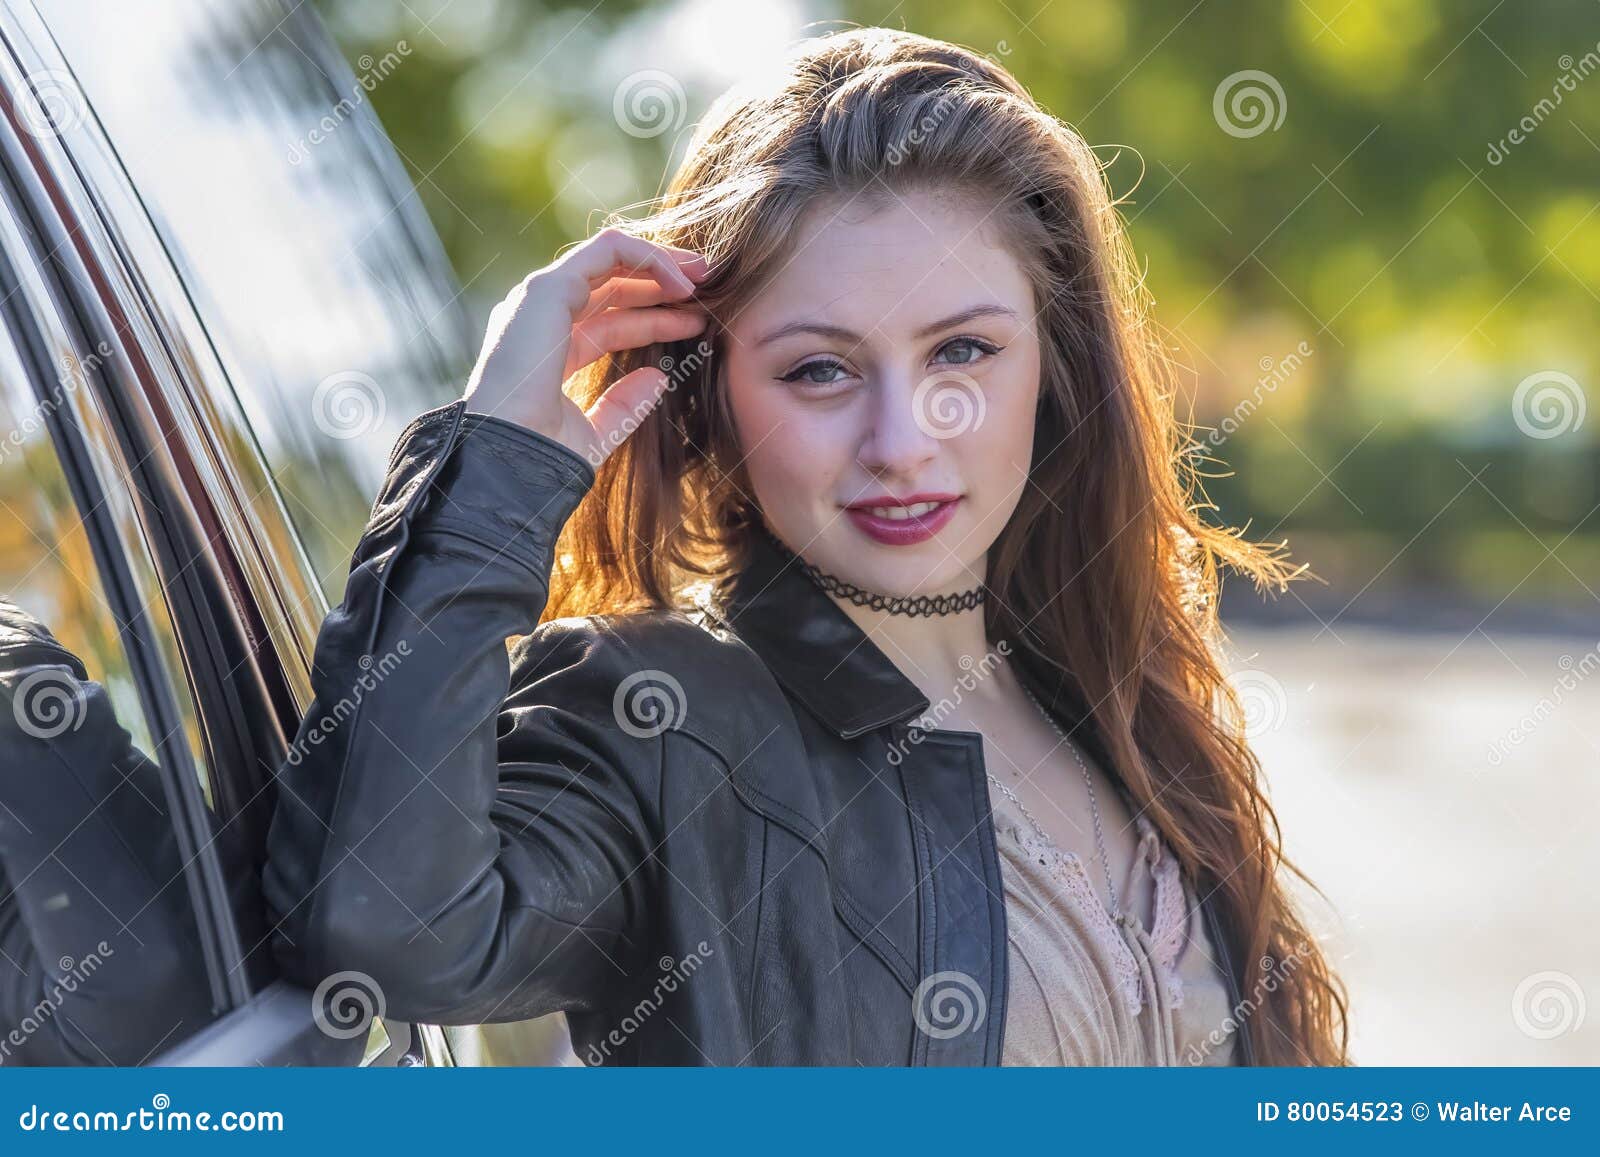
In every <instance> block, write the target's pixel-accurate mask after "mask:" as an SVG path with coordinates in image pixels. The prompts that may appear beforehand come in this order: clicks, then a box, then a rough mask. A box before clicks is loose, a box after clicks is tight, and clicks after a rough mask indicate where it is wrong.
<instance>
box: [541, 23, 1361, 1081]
mask: <svg viewBox="0 0 1600 1157" xmlns="http://www.w3.org/2000/svg"><path fill="white" fill-rule="evenodd" d="M910 189H923V190H930V191H950V192H952V193H965V194H969V195H974V196H977V197H980V198H982V201H981V204H982V205H983V206H985V207H986V208H987V207H991V206H992V208H993V213H994V220H995V221H996V222H997V223H999V224H1000V225H1001V227H1002V230H1003V232H1004V235H1005V237H1006V238H1007V240H1008V242H1009V248H1010V250H1011V251H1012V252H1013V253H1014V254H1015V256H1016V258H1017V259H1018V260H1019V261H1020V262H1021V263H1022V265H1023V266H1024V268H1025V269H1026V270H1027V271H1028V272H1029V274H1030V276H1031V278H1032V280H1033V285H1034V292H1035V301H1036V304H1037V305H1038V309H1039V313H1038V328H1039V333H1040V338H1041V351H1042V361H1041V394H1042V395H1043V397H1042V403H1041V409H1040V413H1039V419H1038V424H1037V437H1036V441H1035V446H1034V459H1033V464H1032V471H1031V477H1032V481H1033V483H1034V485H1033V486H1030V487H1025V488H1024V491H1023V496H1022V498H1021V500H1020V502H1019V505H1018V507H1017V509H1016V512H1015V514H1014V516H1013V517H1012V518H1011V520H1010V522H1009V524H1008V525H1007V526H1006V528H1005V530H1004V531H1003V532H1002V533H1001V534H1000V536H999V538H998V539H997V540H996V542H995V543H994V545H993V547H992V549H991V551H990V554H989V575H988V585H989V588H990V590H991V592H992V597H991V598H990V599H989V600H988V602H987V604H986V607H987V609H986V612H985V614H986V616H987V623H986V625H987V628H988V630H989V637H990V638H991V639H998V638H1008V639H1013V640H1022V644H1023V645H1022V651H1023V659H1024V662H1023V663H1022V668H1023V671H1024V672H1026V673H1027V674H1028V675H1029V677H1030V679H1031V680H1035V681H1047V680H1049V679H1050V678H1055V679H1056V680H1057V681H1058V682H1059V680H1060V679H1062V678H1065V679H1066V680H1067V681H1068V682H1069V683H1070V690H1071V693H1072V695H1073V697H1074V698H1075V699H1076V700H1077V701H1078V702H1080V703H1081V704H1083V705H1085V706H1086V708H1087V709H1088V710H1089V711H1090V712H1091V717H1092V722H1093V724H1094V728H1095V731H1096V733H1097V735H1098V737H1099V742H1100V746H1101V749H1102V750H1103V751H1104V752H1105V753H1106V755H1107V757H1108V758H1109V761H1110V763H1111V765H1112V766H1111V767H1109V768H1107V771H1108V772H1112V773H1114V775H1115V777H1116V778H1118V779H1120V781H1121V783H1122V786H1123V788H1124V790H1125V792H1126V793H1127V794H1128V796H1129V797H1130V800H1131V801H1132V803H1133V804H1134V806H1136V807H1138V808H1140V809H1141V810H1143V811H1144V812H1145V814H1147V815H1148V816H1150V817H1151V819H1152V820H1153V821H1154V822H1155V823H1156V824H1157V825H1158V826H1159V828H1160V829H1161V830H1162V832H1163V833H1164V834H1165V835H1166V837H1167V839H1168V840H1169V841H1170V843H1171V846H1172V848H1173V850H1174V851H1175V852H1176V854H1177V856H1178V858H1179V859H1180V861H1181V862H1182V864H1183V865H1184V868H1185V870H1186V871H1187V872H1188V873H1189V876H1190V878H1191V879H1192V880H1194V881H1196V883H1197V886H1198V887H1199V888H1201V889H1202V890H1203V892H1202V894H1209V893H1211V892H1213V891H1214V892H1215V893H1216V894H1217V897H1218V899H1219V900H1220V907H1221V911H1222V914H1223V925H1224V930H1225V933H1226V934H1227V935H1228V936H1229V944H1230V946H1231V947H1232V948H1233V955H1234V958H1235V960H1236V962H1238V967H1237V972H1238V974H1239V975H1238V979H1239V982H1240V985H1241V991H1242V993H1243V997H1244V999H1243V1007H1241V1008H1240V1009H1237V1010H1235V1016H1236V1018H1237V1019H1238V1021H1240V1022H1241V1024H1242V1030H1243V1031H1247V1032H1249V1033H1250V1034H1251V1041H1252V1043H1253V1045H1254V1047H1255V1053H1256V1057H1257V1059H1258V1061H1260V1062H1262V1063H1267V1064H1319V1065H1322V1064H1344V1063H1348V1056H1347V1044H1348V1026H1347V1021H1346V1015H1345V1013H1346V996H1345V991H1344V987H1343V985H1342V983H1341V982H1340V981H1339V980H1338V979H1337V977H1336V976H1335V975H1334V974H1333V972H1332V970H1331V969H1330V968H1329V966H1328V963H1327V960H1326V958H1325V956H1324V954H1323V952H1322V950H1321V948H1320V946H1319V945H1318V944H1317V942H1316V940H1315V939H1314V938H1313V937H1312V935H1311V934H1310V932H1309V931H1308V930H1307V928H1306V927H1305V926H1304V924H1303V923H1302V921H1301V919H1300V917H1299V915H1298V914H1297V913H1296V911H1295V909H1294V907H1293V905H1292V904H1291V903H1290V901H1289V898H1288V896H1287V895H1286V894H1285V891H1284V889H1283V887H1282V885H1281V882H1280V880H1279V876H1278V870H1279V868H1280V867H1283V868H1285V869H1286V870H1288V871H1290V872H1293V873H1294V874H1296V875H1300V873H1299V872H1298V870H1297V869H1295V868H1294V867H1293V865H1291V864H1289V863H1288V862H1287V861H1286V860H1285V858H1284V856H1283V854H1282V844H1281V837H1280V833H1279V830H1278V825H1277V820H1276V817H1275V815H1274V813H1273V810H1272V807H1271V805H1270V803H1269V802H1268V800H1267V798H1266V796H1265V794H1264V792H1263V790H1262V788H1261V786H1260V783H1259V766H1258V764H1257V761H1256V758H1255V756H1254V754H1253V753H1252V752H1251V750H1250V748H1249V746H1248V745H1247V743H1246V742H1245V735H1244V717H1243V715H1244V713H1243V710H1242V707H1241V704H1240V701H1239V699H1238V697H1237V695H1236V694H1235V693H1234V691H1233V690H1232V688H1231V687H1230V685H1229V683H1228V681H1227V678H1226V677H1225V675H1224V673H1223V670H1222V668H1221V665H1220V664H1219V661H1218V659H1217V657H1216V654H1215V652H1214V646H1215V644H1216V643H1217V642H1219V641H1220V638H1221V634H1220V628H1219V625H1218V620H1217V612H1216V606H1217V600H1216V595H1217V592H1218V588H1219V583H1220V573H1221V569H1222V568H1223V567H1229V568H1232V569H1233V570H1235V571H1236V572H1239V573H1241V574H1244V575H1247V576H1249V577H1250V578H1252V579H1253V580H1254V581H1255V582H1256V583H1257V584H1258V586H1282V585H1283V584H1284V583H1286V582H1287V581H1288V580H1289V579H1291V578H1293V577H1294V576H1295V574H1296V573H1297V571H1296V570H1295V568H1294V567H1292V566H1291V565H1290V564H1289V563H1288V562H1287V561H1285V559H1284V558H1283V556H1282V553H1281V550H1280V549H1279V548H1276V547H1262V546H1259V545H1256V544H1252V543H1250V542H1247V541H1245V540H1244V539H1243V538H1242V537H1241V536H1240V535H1239V534H1238V533H1237V532H1235V531H1233V530H1230V529H1227V528H1222V527H1218V526H1215V525H1213V524H1211V523H1210V522H1208V521H1207V518H1206V517H1205V513H1204V512H1205V511H1206V510H1207V509H1209V508H1208V507H1207V506H1206V505H1205V503H1204V501H1203V492H1202V491H1201V489H1200V479H1199V477H1198V475H1197V472H1196V467H1195V458H1194V456H1193V454H1192V450H1193V442H1192V440H1191V439H1190V437H1189V435H1188V430H1187V427H1186V426H1185V425H1184V424H1183V423H1180V422H1179V421H1178V420H1177V418H1176V415H1175V413H1174V406H1173V395H1174V391H1173V390H1172V389H1171V387H1170V384H1169V383H1170V364H1169V362H1168V360H1167V358H1166V356H1165V354H1164V352H1163V350H1162V347H1161V344H1160V341H1159V338H1158V336H1157V334H1156V330H1155V327H1154V325H1153V323H1152V322H1151V321H1150V320H1149V319H1148V316H1147V315H1148V300H1147V296H1146V295H1145V293H1144V290H1143V287H1142V284H1141V281H1140V278H1139V277H1138V275H1137V267H1136V265H1135V262H1134V260H1133V257H1132V253H1131V250H1130V247H1129V244H1128V240H1127V236H1126V233H1125V231H1124V228H1123V225H1122V222H1121V219H1120V217H1119V215H1118V213H1117V210H1116V204H1115V202H1114V201H1113V200H1112V198H1111V197H1110V196H1109V195H1108V191H1107V187H1106V182H1105V179H1104V171H1103V168H1102V166H1101V165H1100V164H1099V162H1098V161H1097V159H1096V157H1095V154H1094V153H1093V151H1092V150H1091V149H1090V148H1089V146H1088V145H1087V144H1086V143H1085V142H1084V140H1083V139H1082V137H1080V136H1079V135H1078V134H1077V133H1076V132H1074V131H1073V130H1071V129H1070V128H1068V127H1067V126H1066V125H1064V124H1063V123H1061V122H1060V121H1058V120H1057V119H1055V118H1054V117H1052V116H1050V115H1049V114H1048V113H1046V112H1045V111H1044V110H1042V109H1041V108H1040V107H1039V106H1038V105H1037V104H1036V103H1035V102H1034V101H1033V100H1032V98H1031V97H1029V95H1028V94H1027V92H1026V91H1025V90H1024V89H1023V88H1022V86H1021V85H1020V84H1019V83H1018V82H1017V81H1016V80H1015V79H1014V78H1013V77H1012V76H1011V75H1010V73H1008V72H1007V71H1006V70H1005V69H1004V68H1002V67H1000V66H999V65H998V64H996V63H994V62H993V61H991V60H989V59H987V58H985V57H983V56H981V55H978V54H976V53H974V52H971V51H968V50H966V49H963V48H960V47H957V46H955V45H952V44H947V43H944V42H942V41H937V40H930V39H928V38H926V37H921V36H916V35H912V34H909V33H905V32H897V31H891V30H887V29H878V28H868V29H856V30H851V31H848V32H842V33H838V34H835V35H832V36H826V37H821V38H818V39H815V40H812V41H809V42H807V43H806V44H805V45H803V46H802V48H801V49H800V50H799V51H798V52H797V53H796V54H794V55H792V56H791V57H790V58H789V60H788V63H787V66H786V67H785V68H784V69H783V70H782V71H781V73H780V74H778V75H776V76H774V77H772V78H770V80H769V81H768V83H766V84H764V85H762V86H760V87H758V88H749V87H747V88H741V89H735V90H734V91H732V92H730V93H728V94H726V95H725V96H723V98H722V99H721V100H719V101H718V103H717V104H716V106H714V108H713V109H712V111H711V113H710V115H709V117H708V118H707V120H706V121H705V122H703V123H702V124H701V126H700V127H699V129H698V131H697V132H696V134H695V138H694V140H693V141H692V142H691V143H690V146H689V150H688V153H687V156H686V158H685V160H684V161H683V163H682V165H681V166H680V167H679V169H678V171H677V173H676V175H675V176H674V178H673V180H672V181H671V183H670V185H669V186H668V188H667V190H666V192H665V193H664V194H663V195H662V197H661V198H659V200H658V201H657V202H655V203H654V204H652V205H651V206H650V209H651V212H650V213H649V215H648V216H646V217H644V218H643V219H642V220H632V221H620V220H619V223H620V224H622V225H623V227H625V228H627V229H629V230H630V231H633V232H637V233H639V234H640V235H642V236H646V237H650V238H652V239H653V240H656V241H659V242H663V243H666V244H670V245H677V246H681V247H684V248H688V249H693V250H696V251H698V252H701V253H703V254H705V255H706V256H707V257H708V259H709V260H710V264H711V270H712V272H711V276H710V277H709V278H708V279H707V280H706V281H705V282H704V283H703V284H702V286H701V287H700V291H699V293H698V294H697V300H698V301H699V302H700V303H701V304H702V305H703V306H705V308H706V309H707V310H708V312H709V313H710V315H711V317H712V321H711V324H710V325H709V326H708V328H707V330H706V332H705V333H704V334H703V335H702V336H701V337H700V338H698V339H692V340H690V341H686V342H677V343H671V344H670V345H657V346H649V347H645V348H643V349H639V350H630V351H627V352H626V353H623V354H618V355H614V356H611V357H607V358H603V359H601V360H600V361H599V362H597V363H595V364H594V365H592V366H591V367H589V368H588V370H586V371H584V372H583V373H582V374H581V375H580V376H579V378H578V379H577V380H576V381H574V382H573V383H571V384H570V385H569V388H570V389H571V390H572V396H573V397H574V399H575V400H576V401H578V402H579V404H580V405H584V406H588V405H589V404H590V403H592V402H593V401H594V400H595V398H597V397H598V396H599V394H600V393H601V392H602V391H603V390H604V388H605V386H606V384H607V383H609V382H611V381H614V380H616V378H617V377H618V376H620V375H621V374H623V373H626V372H629V371H630V370H632V369H635V368H638V367H640V366H643V365H646V364H649V363H650V362H656V363H658V364H660V365H661V366H662V367H663V368H664V369H666V370H667V373H668V378H669V383H670V389H669V392H668V393H667V395H666V396H665V398H664V399H663V402H662V404H661V405H660V406H659V407H658V408H657V409H656V410H655V411H653V412H652V413H650V414H649V415H648V416H645V417H643V418H642V420H641V421H640V422H639V424H638V425H639V428H638V429H637V431H636V432H635V433H634V434H633V435H632V437H630V438H629V439H628V440H627V441H626V442H624V443H623V444H622V445H621V446H620V447H619V448H618V449H617V450H616V452H614V453H613V454H612V455H611V456H610V457H609V458H608V459H607V460H606V461H605V462H604V463H603V464H602V465H601V467H600V469H599V471H598V476H597V479H596V483H595V486H594V488H593V490H592V491H591V492H590V493H589V495H588V496H586V498H585V499H584V501H583V502H582V504H581V505H580V506H579V507H578V510H577V511H576V513H575V514H574V516H573V517H572V519H571V520H570V521H569V522H568V524H567V527H566V529H565V531H564V533H563V535H562V538H561V541H560V543H559V544H558V549H557V554H558V559H557V565H556V571H555V574H554V576H553V578H552V583H551V593H550V599H549V604H548V607H547V609H546V611H545V617H546V618H552V617H557V616H565V615H586V614H598V613H626V612H629V611H636V610H642V609H647V608H661V607H672V606H678V605H681V603H682V600H683V598H684V588H685V587H686V586H687V585H689V584H690V583H691V582H694V581H697V580H707V579H709V580H712V582H713V585H715V584H716V583H718V582H723V581H725V580H726V579H727V577H728V576H729V575H730V574H733V573H736V572H737V570H738V569H739V567H740V565H741V558H742V550H743V545H744V544H745V543H747V542H748V540H749V535H750V534H751V533H752V531H753V529H754V528H755V527H756V526H757V525H758V515H757V512H756V509H755V506H754V503H753V501H752V499H751V498H750V486H749V484H748V482H747V481H746V479H745V477H744V474H743V471H742V467H741V461H740V453H739V447H738V442H737V439H736V437H735V435H734V430H733V423H732V421H731V418H730V415H729V411H728V407H727V397H726V392H725V386H726V383H725V381H724V380H723V378H722V375H720V374H719V373H718V365H719V358H718V350H719V349H720V348H721V347H722V343H723V342H725V340H726V335H725V334H724V333H723V332H722V330H721V329H720V327H719V326H718V324H717V320H716V319H717V318H719V317H721V318H726V317H728V316H730V314H731V312H732V311H734V310H737V309H738V308H739V307H740V304H741V303H742V302H743V301H746V300H748V299H749V297H750V295H751V294H752V293H753V292H755V291H756V290H757V289H758V288H759V287H760V286H761V285H762V283H763V282H764V280H766V279H767V278H769V277H770V276H771V275H772V273H773V271H774V270H775V269H776V268H777V267H778V266H779V265H781V263H782V261H783V260H784V258H785V256H786V254H787V252H788V244H789V240H788V239H789V238H791V237H792V236H793V234H794V232H795V226H796V224H797V222H798V221H799V219H800V217H801V215H802V214H803V213H804V212H806V210H808V209H810V208H812V207H813V206H815V205H817V204H818V202H819V199H823V198H832V199H840V200H846V201H848V200H851V199H861V200H869V201H870V199H873V198H880V197H883V196H892V195H894V194H896V193H904V192H905V191H907V190H910ZM1062 510H1065V511H1069V512H1070V515H1069V517H1066V518H1063V517H1060V515H1059V513H1058V512H1059V511H1062ZM1301 878H1302V879H1304V877H1303V876H1301Z"/></svg>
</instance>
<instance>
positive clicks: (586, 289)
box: [466, 228, 706, 466]
mask: <svg viewBox="0 0 1600 1157" xmlns="http://www.w3.org/2000/svg"><path fill="white" fill-rule="evenodd" d="M705 276H706V261H705V258H703V257H701V256H700V255H699V254H698V253H692V252H690V251H689V250H687V249H677V248H674V247H672V246H670V245H658V244H656V243H655V242H652V241H646V240H644V239H643V238H640V237H634V236H632V235H631V234H628V233H625V232H623V231H621V230H619V229H615V228H611V229H604V230H602V231H600V232H599V233H596V234H595V235H594V236H593V237H591V238H589V240H587V241H585V242H583V244H581V245H578V246H576V247H574V248H573V249H570V250H568V251H567V252H566V253H564V254H562V255H561V256H560V257H559V258H557V259H556V260H555V261H553V262H551V263H550V264H549V265H546V266H545V267H544V268H543V269H538V270H535V271H534V272H532V273H530V274H528V276H527V277H525V278H523V279H522V281H521V282H520V283H519V284H518V285H517V286H515V287H514V288H513V289H512V290H511V292H510V293H508V294H507V295H506V297H505V299H504V300H503V301H501V302H500V304H499V305H497V306H495V307H494V309H493V310H491V311H490V313H489V325H488V328H487V330H486V331H485V333H484V340H483V349H482V351H481V352H480V353H479V354H478V363H477V365H476V366H474V367H473V370H472V376H471V377H469V378H468V379H467V391H466V398H467V409H469V410H471V411H472V412H474V413H481V414H493V415H494V416H496V417H499V418H505V419H507V420H509V421H512V422H516V423H518V424H519V425H522V426H526V427H527V428H528V429H530V430H533V431H535V432H537V433H540V434H544V435H546V436H547V437H550V438H554V439H555V440H556V441H558V442H560V443H561V444H562V445H564V446H566V447H567V448H568V449H571V450H574V451H576V452H577V453H579V454H581V455H583V456H584V457H585V458H586V459H588V461H589V462H590V463H591V464H592V465H595V466H598V465H599V464H600V462H602V461H603V460H604V459H605V458H606V456H607V455H609V454H610V453H611V451H612V450H614V449H616V448H617V447H618V446H619V445H621V444H622V442H623V441H625V440H626V439H627V436H628V435H629V434H630V433H631V432H632V431H633V430H634V429H635V428H636V427H637V425H638V423H639V420H640V419H641V418H643V417H644V416H645V415H646V414H647V413H649V412H650V410H651V409H652V408H653V407H654V406H655V404H656V403H657V402H658V401H659V400H660V398H661V395H662V393H663V392H664V391H665V389H666V387H667V382H668V378H667V375H666V373H665V372H664V371H663V370H661V369H659V368H657V367H656V366H642V367H640V368H639V369H636V370H634V371H633V372H631V373H628V374H624V375H623V376H622V377H620V378H618V379H617V380H616V381H615V382H612V383H611V384H610V385H609V386H608V387H607V388H606V391H605V393H603V394H602V395H601V396H600V398H599V399H598V400H597V401H596V402H595V403H594V405H592V406H591V407H590V408H589V409H588V411H587V412H585V411H584V410H582V409H580V408H579V407H578V404H577V403H576V402H574V401H573V400H572V399H571V398H569V397H567V396H566V394H565V393H564V392H563V390H562V385H563V384H564V383H565V382H566V381H567V379H568V378H570V377H571V376H572V375H573V374H575V373H576V372H577V371H578V370H581V369H582V368H583V367H584V366H586V365H588V364H589V363H590V362H593V361H595V360H596V359H598V358H599V357H601V356H602V355H604V354H607V353H614V352H617V351H619V350H626V349H634V348H637V347H638V346H642V345H648V344H650V343H652V342H664V341H682V340H683V339H685V338H690V337H693V336H694V335H695V334H697V333H699V332H700V331H701V330H703V329H704V328H705V325H706V314H705V312H704V310H702V309H700V308H699V307H698V306H695V305H693V304H692V303H690V302H689V298H690V297H692V296H693V294H694V290H695V286H696V284H697V283H698V282H700V281H701V280H703V279H704V278H705ZM672 303H678V304H672Z"/></svg>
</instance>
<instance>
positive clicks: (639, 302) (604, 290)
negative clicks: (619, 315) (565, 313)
mask: <svg viewBox="0 0 1600 1157" xmlns="http://www.w3.org/2000/svg"><path fill="white" fill-rule="evenodd" d="M666 300H667V295H666V291H665V290H663V289H662V288H661V283H660V282H658V281H651V280H649V279H647V278H643V277H613V278H612V279H611V280H610V281H607V282H606V283H605V284H604V285H602V286H601V287H600V288H599V289H596V290H593V291H591V292H590V294H589V301H588V303H587V304H586V305H585V306H584V307H583V309H582V310H580V311H579V313H578V316H577V317H575V318H573V321H574V322H579V321H583V320H585V319H586V318H589V317H593V316H594V315H595V314H597V313H600V312H601V311H602V310H606V309H638V308H639V307H641V306H646V305H660V304H661V303H662V302H663V301H666Z"/></svg>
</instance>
